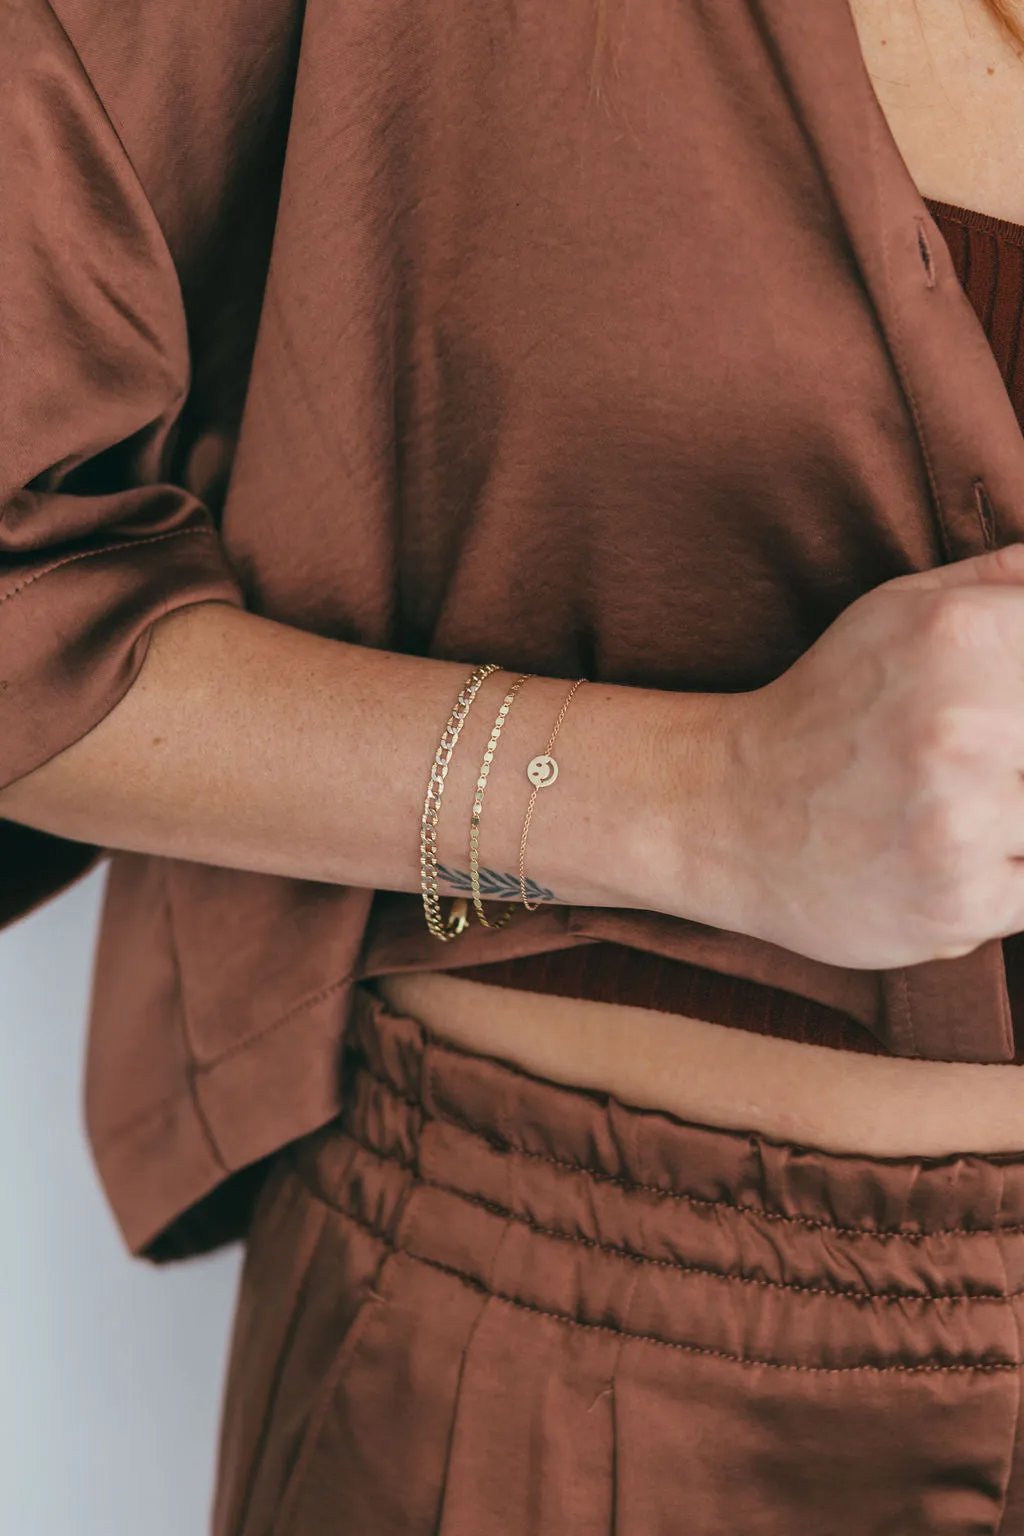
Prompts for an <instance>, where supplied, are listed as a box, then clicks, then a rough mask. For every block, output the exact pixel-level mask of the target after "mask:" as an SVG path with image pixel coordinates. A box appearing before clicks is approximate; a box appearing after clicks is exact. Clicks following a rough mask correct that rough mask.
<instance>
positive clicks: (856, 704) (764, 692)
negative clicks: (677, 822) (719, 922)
mask: <svg viewBox="0 0 1024 1536" xmlns="http://www.w3.org/2000/svg"><path fill="white" fill-rule="evenodd" d="M734 697H735V703H736V705H737V715H736V719H737V727H736V734H735V737H734V748H733V753H734V766H735V768H736V771H737V772H738V774H739V784H740V786H741V792H740V795H739V797H738V800H737V802H736V803H737V805H738V814H739V818H740V824H741V827H742V833H741V836H740V838H739V845H738V847H736V846H734V847H733V849H732V853H733V855H734V856H735V858H736V859H737V861H738V868H740V869H741V870H742V874H741V876H740V878H739V880H738V891H739V896H740V903H741V907H742V914H741V919H740V922H739V924H738V926H740V927H741V928H742V931H744V932H747V933H750V934H753V935H755V936H757V937H759V938H764V939H767V940H769V941H770V942H772V943H775V944H780V945H782V946H783V947H785V948H787V949H792V950H795V951H797V952H798V953H801V954H804V955H808V956H810V957H811V958H813V959H818V960H823V961H826V962H828V963H831V964H836V965H844V966H854V967H865V968H868V969H887V968H889V967H892V966H901V965H913V964H916V963H918V962H920V961H925V960H933V959H944V958H952V957H954V956H958V955H963V954H967V953H968V952H969V951H971V950H972V949H975V948H977V946H978V945H979V944H981V943H983V942H984V941H986V940H987V939H991V938H995V937H996V936H1002V935H1005V934H1009V933H1015V932H1018V931H1021V930H1024V780H1022V770H1024V544H1013V545H1009V546H1007V547H1006V548H1004V549H1000V550H995V551H992V552H990V553H988V554H985V555H981V556H977V557H975V558H973V559H970V560H963V561H958V562H956V563H954V564H952V565H947V566H942V567H939V568H937V569H934V570H929V571H925V572H921V573H915V574H914V575H911V576H901V577H898V578H896V579H895V580H893V581H889V582H886V583H884V584H883V585H882V586H879V587H876V588H875V589H874V590H873V591H871V592H868V593H866V594H865V595H864V596H863V597H860V598H858V599H857V600H856V602H854V603H852V604H851V605H850V607H849V608H847V609H846V610H845V611H844V612H843V613H842V614H841V615H840V616H839V618H838V619H836V621H835V622H834V623H833V624H832V625H831V626H830V627H829V628H828V630H826V632H825V633H824V634H823V635H822V636H821V637H820V638H819V639H818V640H817V641H816V642H815V644H814V645H813V646H811V647H810V649H809V650H808V651H806V652H805V653H804V655H802V656H801V657H800V658H799V660H798V661H796V662H795V663H794V664H793V665H792V666H791V667H790V668H789V669H788V671H786V672H785V673H783V674H782V676H781V677H779V678H777V679H776V680H775V681H774V682H772V683H770V684H768V685H767V686H766V687H764V688H760V689H758V690H756V691H754V692H752V693H748V694H742V695H736V696H734ZM744 856H745V857H744Z"/></svg>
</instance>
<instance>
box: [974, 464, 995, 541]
mask: <svg viewBox="0 0 1024 1536" xmlns="http://www.w3.org/2000/svg"><path fill="white" fill-rule="evenodd" d="M974 505H975V507H976V508H977V510H978V522H979V524H980V525H981V537H982V542H983V543H984V545H985V548H986V549H991V548H992V547H993V545H994V544H995V530H994V527H993V521H994V520H993V516H992V503H991V501H990V500H989V495H988V490H987V488H986V485H985V482H984V481H983V480H975V482H974Z"/></svg>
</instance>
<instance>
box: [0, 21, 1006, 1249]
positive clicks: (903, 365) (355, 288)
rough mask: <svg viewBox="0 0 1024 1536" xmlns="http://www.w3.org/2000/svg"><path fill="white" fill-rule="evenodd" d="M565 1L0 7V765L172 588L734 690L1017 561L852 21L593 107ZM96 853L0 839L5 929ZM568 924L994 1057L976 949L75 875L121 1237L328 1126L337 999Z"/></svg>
mask: <svg viewBox="0 0 1024 1536" xmlns="http://www.w3.org/2000/svg"><path fill="white" fill-rule="evenodd" d="M593 23H594V11H593V5H592V0H565V3H564V4H562V5H559V6H555V7H552V6H549V5H547V4H544V3H542V0H522V3H521V4H520V5H518V6H516V7H515V8H512V9H509V8H503V7H495V6H491V5H489V4H484V5H482V6H478V7H475V8H469V9H466V8H459V9H456V8H453V7H451V6H449V5H447V4H446V3H444V0H440V3H439V4H438V5H437V6H432V7H429V8H426V7H423V6H421V5H418V4H413V3H411V0H391V3H390V4H388V5H381V4H380V3H379V0H351V3H347V4H346V5H345V6H337V5H334V4H330V3H327V0H308V3H306V4H305V5H302V4H300V3H299V0H262V3H261V4H259V5H255V4H253V3H252V0H220V3H219V4H217V5H216V6H208V7H197V6H195V5H193V4H186V3H185V0H160V3H159V4H157V3H156V0H131V3H129V0H103V3H102V4H101V3H100V0H54V3H53V4H51V5H48V4H46V3H44V0H21V3H20V4H19V5H18V6H17V7H7V8H6V9H5V10H4V11H3V12H2V13H0V209H2V221H0V259H2V268H0V275H2V282H0V364H2V366H0V508H2V515H0V785H3V784H7V783H10V782H13V781H14V780H16V779H18V778H19V777H21V776H22V775H24V774H26V773H28V772H30V771H31V770H32V769H33V768H35V767H37V766H39V765H40V764H42V763H43V762H46V761H47V760H48V759H49V758H50V757H52V756H54V755H55V754H56V753H58V752H60V751H61V750H63V749H64V748H65V747H67V746H68V745H70V744H71V743H72V742H74V741H76V740H77V739H79V738H80V737H81V736H82V735H84V734H85V733H86V732H87V731H88V730H89V729H91V728H92V726H94V725H95V724H96V723H97V721H99V720H100V719H101V718H103V716H104V715H105V714H106V713H108V712H109V711H110V710H111V709H112V708H113V706H114V705H115V704H116V703H117V701H118V700H119V699H120V698H121V697H122V696H123V695H124V693H125V692H126V691H127V689H128V688H129V687H130V686H131V683H132V681H133V680H134V678H135V677H136V676H137V674H138V671H139V669H140V667H141V665H142V661H143V659H144V656H145V651H146V645H147V643H148V637H149V633H150V626H151V625H152V623H153V621H154V619H155V618H157V617H158V616H160V615H162V614H164V613H166V612H167V611H168V610H170V609H173V608H175V607H182V606H185V605H187V604H191V603H196V602H202V601H207V600H210V599H219V600H221V601H224V600H227V601H232V602H235V603H238V604H240V605H244V606H246V607H247V608H250V609H251V610H252V611H254V612H258V613H262V614H265V615H268V616H270V617H272V618H274V619H275V620H277V621H279V622H283V623H288V624H293V625H296V626H298V627H301V628H305V629H308V630H311V631H315V632H317V633H320V634H323V635H327V636H336V637H338V638H342V639H345V640H349V641H355V642H358V643H361V644H365V645H369V646H377V647H386V648H390V649H395V650H405V651H408V652H413V653H416V654H425V655H432V656H438V657H446V658H452V659H456V658H457V659H460V660H464V661H465V662H466V663H467V665H472V664H474V663H476V662H478V661H479V660H481V659H485V658H486V659H493V660H496V661H498V662H500V663H501V664H502V665H503V666H505V667H508V668H516V669H520V670H531V671H535V672H541V673H547V674H549V675H553V676H560V677H571V676H578V675H586V676H588V677H591V678H597V679H602V680H607V681H611V682H616V683H625V684H634V685H638V686H644V687H663V688H671V689H674V690H687V689H691V690H692V689H695V690H701V691H731V690H738V689H751V688H756V687H758V686H761V685H762V684H764V683H766V682H768V681H770V680H771V679H772V678H773V677H776V676H777V675H778V674H779V673H780V672H781V671H782V670H784V669H785V668H786V667H787V666H789V665H790V664H791V663H792V662H793V661H794V660H795V658H796V657H797V656H799V655H800V654H801V653H802V652H803V651H804V650H805V649H806V648H807V646H808V645H810V644H811V643H812V642H813V641H814V640H815V639H816V638H817V636H818V635H819V634H820V633H821V632H822V631H823V630H824V629H825V628H826V627H827V626H828V625H829V624H830V623H831V622H832V620H833V619H834V618H835V617H836V616H837V615H838V614H839V613H840V612H841V611H842V610H843V609H844V608H845V607H846V606H847V605H848V604H849V603H850V602H851V601H853V599H854V598H856V597H857V596H858V595H859V594H860V593H862V592H864V591H866V590H868V589H870V588H871V587H873V586H875V585H877V584H878V583H880V582H882V581H885V580H887V579H889V578H890V577H893V576H896V575H899V574H902V573H904V572H907V571H912V570H919V569H923V568H926V567H929V566H932V565H935V564H937V563H939V562H942V561H946V560H956V559H961V558H964V557H966V556H969V555H973V554H976V553H979V552H980V551H981V550H983V549H984V548H986V547H990V546H991V545H993V544H996V543H1005V542H1009V541H1011V540H1014V539H1018V538H1020V537H1022V536H1024V437H1022V434H1021V431H1020V428H1019V426H1018V423H1017V420H1016V418H1015V415H1014V411H1013V406H1012V403H1011V401H1010V399H1009V396H1008V394H1007V390H1006V387H1005V384H1004V382H1003V379H1002V377H1001V375H1000V372H999V368H998V366H997V364H996V362H995V359H994V357H993V354H992V350H991V348H990V346H989V344H988V342H987V340H986V338H985V335H984V332H983V329H982V327H981V325H980V323H979V320H978V318H977V316H976V314H975V313H974V311H973V309H972V307H971V305H970V303H969V302H968V300H967V299H966V297H965V295H964V293H963V290H962V289H961V286H960V284H959V282H958V280H957V276H956V272H955V270H954V268H953V264H952V261H951V259H950V252H949V249H948V246H947V245H946V243H945V241H944V240H943V238H942V235H941V233H940V231H939V229H938V228H937V226H936V224H935V222H934V220H933V219H932V217H931V214H930V213H929V210H928V208H927V207H926V205H925V204H924V202H923V201H922V199H921V197H920V195H919V193H918V192H917V190H916V188H915V186H914V184H913V181H912V179H911V177H910V176H909V173H908V171H907V169H906V166H905V165H904V163H903V161H902V158H901V156H900V154H899V151H898V149H897V146H896V144H895V142H894V141H893V139H892V136H891V134H890V132H889V129H888V126H887V124H886V122H885V118H884V115H883V114H882V111H881V108H880V107H879V105H878V102H877V100H876V98H875V96H874V92H873V90H872V87H871V83H870V80H869V78H868V76H867V74H866V71H865V69H864V65H863V60H862V57H861V54H860V50H859V46H858V42H857V37H856V32H855V28H854V25H853V21H852V18H851V16H850V13H849V9H848V6H847V3H846V0H816V3H815V4H814V5H813V6H808V5H806V4H805V3H803V0H719V3H717V4H716V5H715V6H714V7H708V6H705V5H700V4H696V3H689V0H688V3H683V4H680V3H679V0H655V3H653V4H652V5H650V6H648V7H646V8H645V10H644V14H643V16H642V17H641V16H640V15H639V14H637V15H633V14H630V16H629V17H628V25H624V27H623V33H622V37H621V39H617V41H616V66H615V68H614V69H611V70H608V71H607V78H606V80H605V85H604V89H603V91H602V92H601V93H592V92H591V91H590V89H589V72H590V64H591V55H592V48H593V39H594V25H593ZM723 316H727V317H728V324H723V322H722V317H723ZM440 723H441V722H439V725H440ZM425 769H426V765H425ZM103 853H104V850H98V849H92V848H87V847H84V846H83V845H80V844H72V843H68V842H65V841H63V840H61V839H55V838H53V837H50V836H47V835H44V834H42V833H37V832H34V831H32V830H30V829H25V828H22V827H19V826H16V825H14V824H11V823H6V824H5V823H0V871H2V874H0V881H2V886H0V921H2V922H6V923H9V922H11V921H13V920H14V919H15V918H17V917H18V916H19V915H21V914H23V913H25V912H27V911H29V910H31V909H32V908H33V907H35V906H38V905H39V904H40V903H41V902H43V901H45V900H47V899H48V898H49V897H50V896H52V895H53V894H55V893H56V892H57V891H59V890H61V889H63V888H65V887H66V886H67V885H68V884H69V883H70V882H71V881H72V880H74V879H75V878H77V877H78V876H79V875H81V874H82V873H84V871H85V870H86V869H88V868H90V867H91V866H92V865H93V864H94V863H95V862H96V860H97V859H98V858H99V857H101V856H102V855H103ZM602 938H606V939H610V940H613V941H615V942H618V943H624V944H628V945H633V946H636V947H638V948H641V949H646V950H649V951H652V952H654V953H656V954H663V955H668V956H674V957H677V958H680V959H683V960H688V961H690V962H693V963H696V964H700V965H706V966H709V967H710V968H712V969H714V970H718V971H721V972H723V973H725V974H727V975H734V976H738V977H744V978H747V979H750V980H755V981H761V982H765V983H768V984H770V985H776V986H780V987H783V988H785V989H788V990H789V991H792V992H795V993H797V994H799V995H802V996H806V997H809V998H815V999H817V1000H818V1001H820V1002H822V1003H825V1004H827V1005H828V1006H830V1007H834V1008H837V1009H838V1010H840V1011H841V1012H843V1013H844V1014H847V1015H848V1016H849V1017H851V1018H853V1019H856V1020H858V1021H859V1022H860V1023H862V1024H863V1025H864V1026H865V1027H866V1028H868V1029H870V1030H872V1031H873V1032H874V1033H875V1034H876V1035H877V1036H878V1038H879V1039H880V1040H881V1041H882V1042H883V1043H884V1045H885V1046H886V1048H887V1049H889V1050H892V1051H894V1052H897V1053H899V1054H903V1055H917V1056H924V1057H933V1058H947V1059H955V1060H973V1061H981V1062H998V1061H1007V1060H1010V1059H1012V1056H1013V1038H1012V1028H1011V1020H1010V1012H1009V1006H1008V996H1007V987H1006V972H1005V963H1004V956H1003V949H1002V946H1001V944H1000V943H999V942H998V941H996V940H994V941H991V942H990V943H988V944H985V945H982V946H981V947H980V948H979V949H978V950H976V951H975V952H974V953H973V954H971V955H969V956H966V957H964V958H963V959H960V960H956V961H943V962H934V963H931V964H927V965H921V966H915V967H910V968H905V969H902V970H896V971H885V972H867V971H853V970H847V969H844V968H841V967H834V966H828V965H824V964H822V963H820V962H816V961H811V960H808V959H807V958H805V957H803V956H800V955H797V954H794V953H791V952H789V951H786V950H783V949H780V948H777V947H775V946H773V945H769V944H765V943H763V942H761V941H758V940H754V939H751V938H749V937H747V936H745V935H742V934H736V933H729V932H722V931H719V930H715V929H711V928H708V927H705V926H703V925H700V924H697V923H691V922H684V921H680V920H677V919H674V918H669V917H667V916H665V915H663V914H658V913H642V912H632V911H628V912H627V911H610V910H605V909H596V908H595V909H589V908H550V909H540V910H538V911H537V912H535V913H533V914H525V913H524V914H522V920H519V919H517V920H515V921H513V923H511V924H510V925H509V927H508V928H507V929H504V930H502V931H501V932H500V933H489V932H487V931H486V930H484V929H482V928H477V929H471V930H470V932H469V934H468V935H467V936H466V937H465V938H464V939H463V940H461V941H460V943H459V945H457V946H456V945H452V946H446V947H445V950H444V953H442V954H439V953H438V950H439V948H440V946H438V945H437V943H436V941H434V940H433V939H432V938H431V937H430V935H429V934H428V932H427V930H426V927H425V925H424V923H423V916H422V909H421V905H420V902H419V898H418V896H414V895H405V894H395V893H386V892H379V893H376V895H375V894H374V893H373V892H370V891H365V890H357V889H347V888H341V887H336V886H330V885H323V884H318V883H315V882H309V881H298V880H293V879H285V878H278V877H273V876H267V875H261V874H253V873H249V872H243V871H238V870H230V869H216V868H211V867H209V866H204V865H197V864H190V863H186V862H183V861H178V860H173V859H162V858H154V857H148V856H142V855H137V854H131V853H125V852H121V851H116V852H113V853H112V854H111V855H110V862H109V871H108V882H107V886H106V897H105V903H104V908H103V916H102V927H101V931H100V936H99V943H98V949H97V955H96V967H95V977H94V987H93V995H92V1007H91V1019H90V1041H89V1057H88V1065H87V1078H86V1085H85V1086H86V1116H87V1126H88V1131H89V1136H90V1139H91V1145H92V1148H93V1152H94V1155H95V1158H96V1162H97V1167H98V1169H99V1173H100V1176H101V1178H102V1180H103V1184H104V1188H105V1189H106V1192H107V1195H108V1198H109V1200H110V1203H111V1206H112V1209H113V1211H114V1213H115V1215H116V1217H117V1220H118V1222H119V1224H120V1226H121V1230H122V1232H123V1233H124V1236H125V1240H126V1242H127V1243H128V1245H129V1246H130V1247H131V1248H132V1250H133V1251H136V1252H144V1251H145V1252H149V1253H150V1254H152V1255H153V1256H155V1257H165V1256H169V1255H170V1254H171V1253H172V1252H177V1253H180V1252H184V1251H189V1250H190V1249H194V1248H197V1247H199V1246H206V1247H209V1246H215V1245H216V1244H217V1243H218V1242H221V1241H224V1240H225V1239H226V1237H228V1236H230V1235H231V1233H232V1218H230V1217H229V1216H228V1215H224V1214H222V1213H223V1212H224V1211H225V1210H226V1206H225V1204H224V1203H223V1202H225V1201H226V1198H227V1197H226V1195H225V1191H227V1190H231V1189H232V1188H236V1189H237V1188H238V1187H240V1184H244V1182H245V1179H246V1178H247V1173H246V1170H249V1169H252V1168H254V1167H258V1165H259V1161H260V1159H262V1158H264V1157H266V1156H267V1155H268V1154H270V1153H271V1152H272V1151H273V1150H274V1149H276V1148H277V1147H279V1146H280V1145H281V1144H282V1143H284V1142H285V1141H288V1140H290V1139H292V1138H294V1137H296V1136H299V1135H302V1134H303V1133H305V1132H306V1131H309V1130H311V1129H313V1128H314V1127H315V1126H317V1125H319V1124H321V1123H323V1122H324V1121H326V1120H327V1119H328V1118H330V1117H331V1116H332V1115H333V1114H334V1113H335V1111H336V1109H337V1107H338V1103H339V1076H340V1073H339V1042H340V1040H341V1036H342V1033H343V1030H344V1027H345V1023H346V1021H347V1018H348V1012H349V1007H350V1000H351V996H352V989H353V985H354V982H355V980H356V979H357V978H359V977H362V976H372V975H378V974H382V973H384V972H387V971H392V970H398V969H422V968H427V967H430V968H436V967H438V966H439V965H455V964H458V965H466V964H470V963H472V962H474V961H481V960H483V959H485V958H487V959H498V958H502V957H503V956H507V955H512V954H522V953H527V952H534V953H537V952H541V951H543V950H548V949H553V948H559V947H562V946H566V945H575V944H581V943H586V942H589V941H591V940H593V939H602ZM456 949H458V950H459V953H458V955H455V954H454V953H451V952H452V951H454V950H456ZM185 1213H188V1220H184V1219H183V1217H184V1215H185ZM182 1234H187V1235H185V1236H182ZM158 1238H159V1242H158V1241H157V1239H158Z"/></svg>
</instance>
